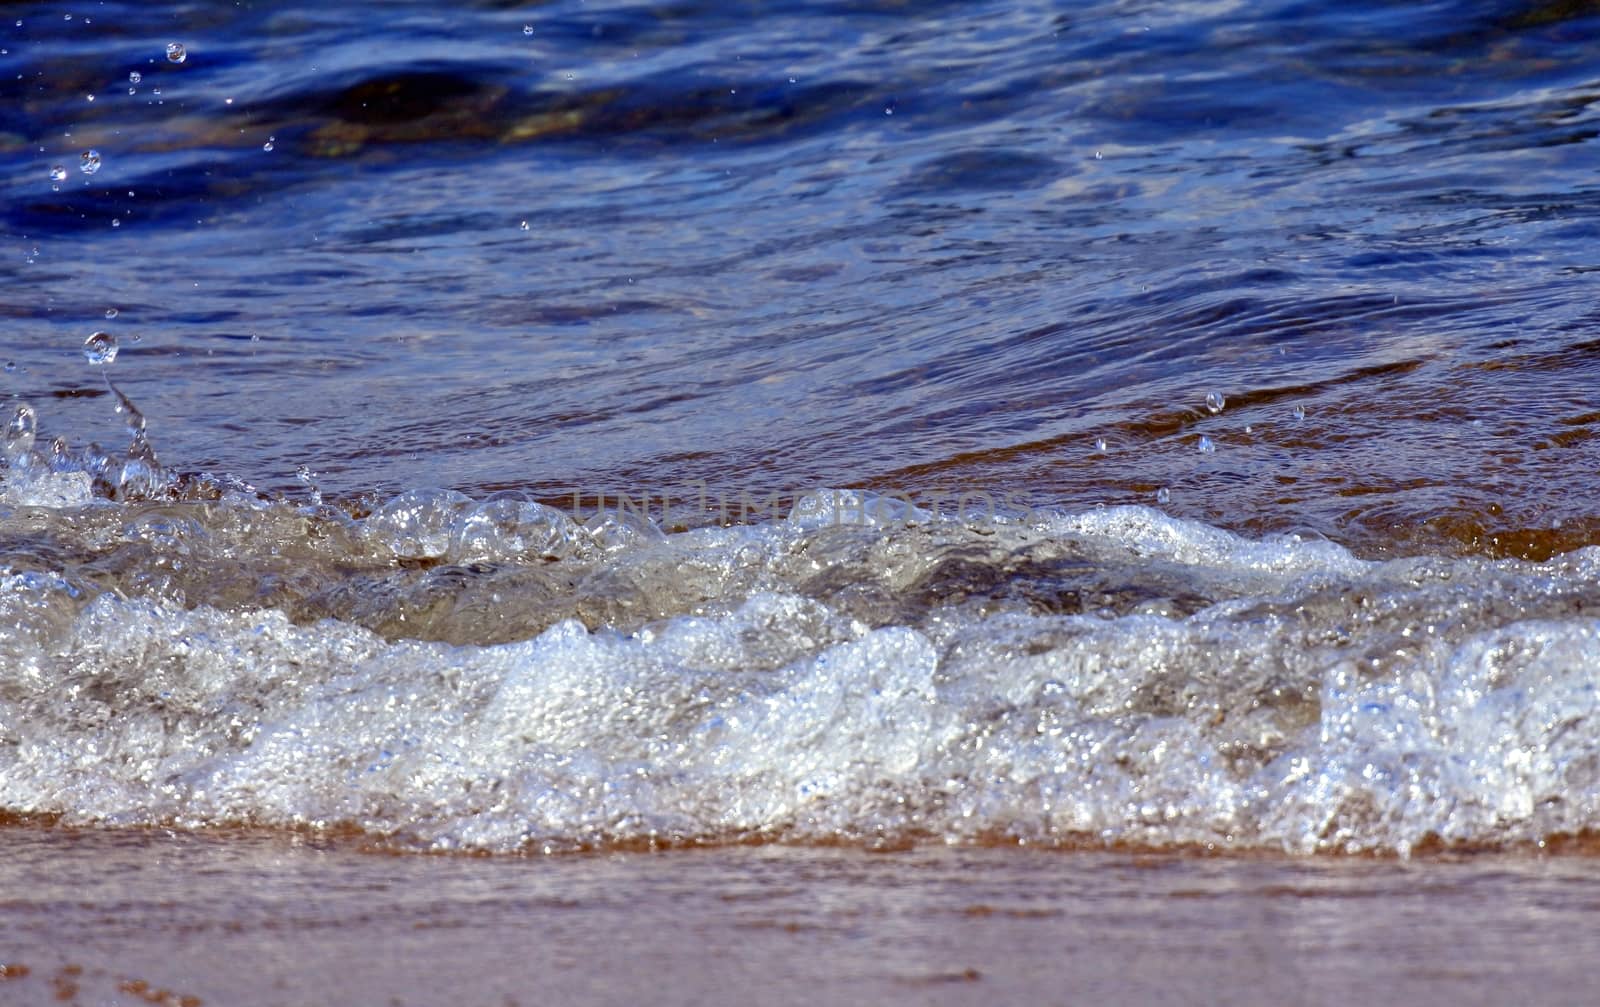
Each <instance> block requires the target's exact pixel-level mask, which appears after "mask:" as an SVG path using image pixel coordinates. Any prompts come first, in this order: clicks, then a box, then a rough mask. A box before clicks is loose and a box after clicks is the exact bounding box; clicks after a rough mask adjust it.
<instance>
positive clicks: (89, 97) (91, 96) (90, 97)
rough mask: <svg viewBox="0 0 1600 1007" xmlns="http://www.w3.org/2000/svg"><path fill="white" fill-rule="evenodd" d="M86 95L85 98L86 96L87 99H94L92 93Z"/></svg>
mask: <svg viewBox="0 0 1600 1007" xmlns="http://www.w3.org/2000/svg"><path fill="white" fill-rule="evenodd" d="M86 97H87V98H88V99H89V100H90V101H94V95H92V94H91V95H86Z"/></svg>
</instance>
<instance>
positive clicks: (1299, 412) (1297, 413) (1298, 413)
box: [1294, 406, 1306, 420]
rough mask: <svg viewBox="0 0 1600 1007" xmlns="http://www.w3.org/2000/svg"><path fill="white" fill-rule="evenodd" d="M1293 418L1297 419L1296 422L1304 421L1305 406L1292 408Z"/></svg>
mask: <svg viewBox="0 0 1600 1007" xmlns="http://www.w3.org/2000/svg"><path fill="white" fill-rule="evenodd" d="M1294 418H1295V419H1297V420H1303V419H1305V418H1306V407H1305V406H1295V407H1294Z"/></svg>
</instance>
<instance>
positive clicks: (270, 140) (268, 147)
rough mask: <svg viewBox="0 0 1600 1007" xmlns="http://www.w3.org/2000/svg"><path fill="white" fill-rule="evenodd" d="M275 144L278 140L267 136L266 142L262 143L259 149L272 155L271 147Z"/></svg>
mask: <svg viewBox="0 0 1600 1007" xmlns="http://www.w3.org/2000/svg"><path fill="white" fill-rule="evenodd" d="M277 142H278V138H277V137H275V136H269V137H267V142H266V143H263V144H262V145H261V149H262V150H264V151H266V152H267V153H269V154H270V153H272V145H273V144H275V143H277Z"/></svg>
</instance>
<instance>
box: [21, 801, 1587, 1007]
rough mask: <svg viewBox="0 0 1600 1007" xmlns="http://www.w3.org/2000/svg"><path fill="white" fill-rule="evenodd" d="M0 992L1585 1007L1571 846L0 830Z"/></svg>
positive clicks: (563, 1000)
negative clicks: (1399, 848) (1481, 850)
mask: <svg viewBox="0 0 1600 1007" xmlns="http://www.w3.org/2000/svg"><path fill="white" fill-rule="evenodd" d="M0 844H3V849H4V851H5V855H4V857H3V858H0V883H3V888H4V895H3V897H0V906H3V911H0V975H3V977H4V978H0V1003H3V1004H47V1003H68V1004H74V1003H75V1004H96V1005H114V1004H115V1005H120V1004H149V1003H155V1004H163V1005H197V1004H229V1005H238V1007H255V1005H263V1007H265V1005H291V1004H293V1005H298V1004H444V1003H449V1004H456V1005H474V1004H483V1005H495V1007H503V1005H506V1004H522V1005H531V1004H578V1003H583V1004H590V1003H593V1004H611V1003H617V1004H620V1003H630V1004H707V1003H756V1004H797V1005H799V1004H804V1005H807V1007H816V1005H819V1004H861V1003H907V1004H967V1003H984V1004H995V1003H1043V1004H1093V1003H1135V1004H1158V1003H1243V1004H1274V1005H1277V1004H1323V1003H1328V1004H1332V1003H1340V1004H1350V1003H1407V1004H1449V1005H1452V1007H1459V1005H1466V1004H1478V1003H1483V1004H1490V1003H1506V1002H1511V1001H1513V1000H1523V999H1524V998H1527V997H1529V996H1532V997H1533V998H1534V999H1536V1000H1537V1001H1538V1002H1541V1003H1547V1004H1554V1003H1586V1002H1591V1000H1592V995H1593V990H1592V986H1591V984H1590V979H1589V976H1590V972H1591V971H1592V964H1593V961H1594V955H1593V952H1594V950H1595V949H1596V948H1600V915H1597V914H1596V912H1595V910H1596V908H1597V907H1600V872H1597V871H1596V861H1595V860H1594V859H1593V858H1592V857H1586V856H1533V855H1480V856H1471V857H1431V858H1424V859H1418V860H1413V861H1410V862H1400V861H1380V860H1368V859H1353V858H1350V859H1340V858H1314V859H1303V858H1282V857H1259V856H1258V857H1203V856H1192V855H1155V854H1146V853H1140V854H1129V853H1112V852H1083V851H1077V852H1061V851H1035V850H1028V849H1016V848H1007V849H971V848H968V849H942V848H930V849H919V850H912V851H902V852H893V853H884V854H875V853H867V852H864V851H862V850H858V849H814V848H812V849H801V848H787V847H776V846H767V847H733V848H722V849H712V850H697V851H681V852H667V853H654V854H651V853H628V854H604V855H590V856H564V857H549V858H528V859H521V858H482V857H429V856H393V855H386V854H377V853H372V852H364V851H362V850H360V849H357V848H355V847H354V846H353V845H352V844H349V843H344V842H340V843H327V842H323V841H321V840H308V839H305V838H294V837H283V836H274V835H268V836H261V835H182V834H179V835H171V834H167V833H162V832H148V831H141V832H78V831H71V830H64V829H55V828H37V827H32V826H12V827H6V828H4V829H3V830H0Z"/></svg>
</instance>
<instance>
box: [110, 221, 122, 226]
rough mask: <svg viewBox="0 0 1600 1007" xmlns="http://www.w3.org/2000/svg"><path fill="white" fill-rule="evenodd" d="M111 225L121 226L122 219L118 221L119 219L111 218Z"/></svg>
mask: <svg viewBox="0 0 1600 1007" xmlns="http://www.w3.org/2000/svg"><path fill="white" fill-rule="evenodd" d="M111 226H112V227H121V226H122V221H120V220H113V221H112V222H111Z"/></svg>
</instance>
